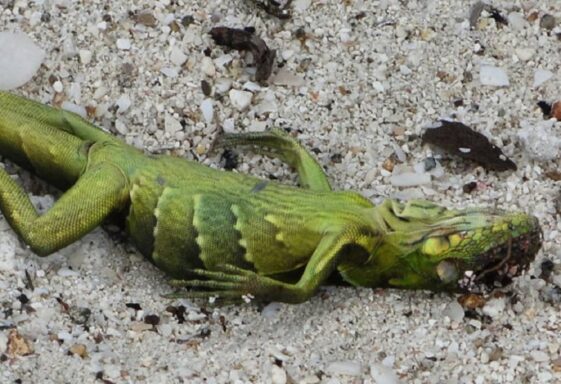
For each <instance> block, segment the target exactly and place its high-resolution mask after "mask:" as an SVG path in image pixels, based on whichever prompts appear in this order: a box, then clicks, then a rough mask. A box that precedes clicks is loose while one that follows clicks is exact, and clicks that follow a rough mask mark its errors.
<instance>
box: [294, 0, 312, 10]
mask: <svg viewBox="0 0 561 384" xmlns="http://www.w3.org/2000/svg"><path fill="white" fill-rule="evenodd" d="M311 4H312V0H294V1H293V2H292V9H294V10H295V11H297V12H303V11H305V10H306V9H308V8H309V7H310V5H311Z"/></svg>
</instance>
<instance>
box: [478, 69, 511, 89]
mask: <svg viewBox="0 0 561 384" xmlns="http://www.w3.org/2000/svg"><path fill="white" fill-rule="evenodd" d="M479 81H480V82H481V84H482V85H489V86H494V87H508V86H509V85H510V82H509V80H508V75H507V74H506V72H505V71H504V69H502V68H499V67H493V66H490V65H484V66H482V67H481V69H480V72H479Z"/></svg>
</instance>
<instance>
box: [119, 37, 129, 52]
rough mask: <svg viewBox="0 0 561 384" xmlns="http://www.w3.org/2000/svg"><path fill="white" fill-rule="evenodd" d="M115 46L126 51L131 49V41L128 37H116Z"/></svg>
mask: <svg viewBox="0 0 561 384" xmlns="http://www.w3.org/2000/svg"><path fill="white" fill-rule="evenodd" d="M117 48H119V49H121V50H123V51H128V50H129V49H131V41H130V40H129V39H117Z"/></svg>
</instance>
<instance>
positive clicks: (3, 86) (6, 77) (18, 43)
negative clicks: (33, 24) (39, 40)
mask: <svg viewBox="0 0 561 384" xmlns="http://www.w3.org/2000/svg"><path fill="white" fill-rule="evenodd" d="M44 58H45V51H43V50H42V49H41V48H39V47H38V46H37V45H35V43H34V42H33V40H31V39H30V38H29V37H28V36H27V35H26V34H24V33H21V32H16V33H12V32H0V90H10V89H15V88H17V87H20V86H22V85H23V84H25V83H27V82H28V81H29V80H31V78H32V77H33V75H34V74H35V72H37V70H38V69H39V67H40V66H41V63H42V62H43V60H44Z"/></svg>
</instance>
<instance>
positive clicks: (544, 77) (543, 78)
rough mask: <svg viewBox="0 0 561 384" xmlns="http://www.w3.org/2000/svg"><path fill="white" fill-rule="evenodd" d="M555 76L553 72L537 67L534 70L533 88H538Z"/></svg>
mask: <svg viewBox="0 0 561 384" xmlns="http://www.w3.org/2000/svg"><path fill="white" fill-rule="evenodd" d="M552 77H553V72H551V71H548V70H546V69H536V70H535V72H534V83H533V84H532V87H533V88H538V87H539V86H541V85H542V84H545V83H546V82H547V81H549V80H550V79H551V78H552Z"/></svg>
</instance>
